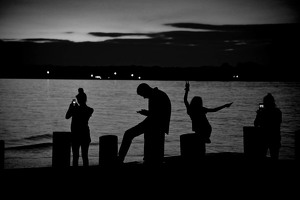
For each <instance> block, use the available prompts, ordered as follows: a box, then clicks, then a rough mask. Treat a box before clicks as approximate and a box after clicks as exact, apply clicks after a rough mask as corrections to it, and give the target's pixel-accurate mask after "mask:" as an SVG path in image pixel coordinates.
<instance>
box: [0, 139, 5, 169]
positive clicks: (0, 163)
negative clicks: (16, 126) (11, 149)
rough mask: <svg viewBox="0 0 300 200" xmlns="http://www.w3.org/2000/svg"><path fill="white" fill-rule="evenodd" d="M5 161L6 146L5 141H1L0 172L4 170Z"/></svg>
mask: <svg viewBox="0 0 300 200" xmlns="http://www.w3.org/2000/svg"><path fill="white" fill-rule="evenodd" d="M4 159H5V144H4V140H0V170H1V169H4Z"/></svg>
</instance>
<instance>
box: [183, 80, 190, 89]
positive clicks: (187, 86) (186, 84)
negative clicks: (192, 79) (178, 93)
mask: <svg viewBox="0 0 300 200" xmlns="http://www.w3.org/2000/svg"><path fill="white" fill-rule="evenodd" d="M184 90H185V91H186V92H188V91H190V83H189V81H185V89H184Z"/></svg>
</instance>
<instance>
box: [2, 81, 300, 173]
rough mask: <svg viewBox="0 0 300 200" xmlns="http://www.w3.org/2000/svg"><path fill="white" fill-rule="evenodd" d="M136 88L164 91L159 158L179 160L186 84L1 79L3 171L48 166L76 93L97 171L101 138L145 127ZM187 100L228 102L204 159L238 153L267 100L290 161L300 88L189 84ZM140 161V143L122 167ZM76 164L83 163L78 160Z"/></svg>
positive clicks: (185, 126) (186, 125)
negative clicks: (167, 105)
mask: <svg viewBox="0 0 300 200" xmlns="http://www.w3.org/2000/svg"><path fill="white" fill-rule="evenodd" d="M141 82H146V83H148V84H149V85H150V86H152V87H158V88H159V89H161V90H163V91H165V92H166V93H167V94H168V95H169V97H170V99H171V103H172V116H171V124H170V133H169V135H167V136H166V142H165V156H173V155H180V143H179V137H180V135H181V134H185V133H189V132H192V131H191V130H192V128H191V121H190V118H189V117H188V115H187V114H186V110H185V106H184V103H183V95H184V86H185V82H184V81H130V80H45V79H34V80H32V79H0V99H1V101H0V102H1V103H0V139H1V140H5V148H6V152H5V153H6V154H5V168H23V167H44V166H51V165H52V157H51V156H52V146H51V143H52V133H53V132H55V131H70V123H71V121H70V120H66V119H65V113H66V111H67V109H68V106H69V104H70V102H71V100H72V99H73V98H74V97H75V95H76V94H77V89H78V88H79V87H82V88H84V90H85V92H86V94H87V96H88V102H87V104H88V105H89V106H90V107H92V108H94V110H95V111H94V114H93V116H92V117H91V119H90V123H89V125H90V129H91V137H92V143H91V146H90V151H89V158H90V164H91V165H97V164H98V155H99V145H98V142H99V137H100V136H101V135H105V134H114V135H117V136H118V140H119V145H120V142H121V141H122V137H123V133H124V132H125V131H126V130H127V129H128V128H130V127H132V126H134V125H136V124H137V123H139V122H140V121H142V120H143V119H144V117H143V116H141V115H139V114H137V113H136V111H137V110H140V109H143V108H147V103H148V102H147V99H143V98H142V97H140V96H138V95H137V94H136V88H137V86H138V85H139V84H140V83H141ZM190 84H191V91H190V94H189V100H190V99H191V98H192V97H193V96H195V95H198V96H202V98H203V101H204V106H206V107H216V106H220V105H223V104H225V103H229V102H234V103H233V105H232V106H231V107H230V108H226V109H223V110H221V111H219V112H216V113H209V114H208V115H207V117H208V119H209V121H210V123H211V125H212V127H213V132H212V137H211V140H212V143H211V144H208V145H207V152H208V153H209V152H243V127H244V126H252V125H253V121H254V118H255V115H256V110H257V108H258V104H259V103H260V102H262V98H263V97H264V96H265V95H266V94H267V93H269V92H270V93H272V94H273V96H274V97H275V99H276V103H277V106H278V107H279V108H280V109H281V111H282V113H283V123H282V126H281V130H282V148H281V151H280V159H294V156H295V155H294V150H295V145H294V132H295V131H296V130H299V129H300V123H299V122H300V83H294V82H238V81H236V82H193V81H191V82H190ZM142 160H143V136H139V137H137V138H135V139H134V141H133V143H132V146H131V148H130V150H129V152H128V155H127V157H126V159H125V162H129V161H142ZM80 164H82V162H81V158H80Z"/></svg>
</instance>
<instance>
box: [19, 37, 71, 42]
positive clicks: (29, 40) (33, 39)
mask: <svg viewBox="0 0 300 200" xmlns="http://www.w3.org/2000/svg"><path fill="white" fill-rule="evenodd" d="M21 41H23V42H35V43H51V42H72V41H70V40H60V39H49V38H29V39H22V40H21Z"/></svg>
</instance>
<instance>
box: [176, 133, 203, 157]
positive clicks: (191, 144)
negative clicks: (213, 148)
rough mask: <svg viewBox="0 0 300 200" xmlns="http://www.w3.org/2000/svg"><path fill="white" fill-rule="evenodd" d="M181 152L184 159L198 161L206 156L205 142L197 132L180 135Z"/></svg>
mask: <svg viewBox="0 0 300 200" xmlns="http://www.w3.org/2000/svg"><path fill="white" fill-rule="evenodd" d="M180 153H181V157H182V158H183V159H184V160H189V161H196V160H198V159H200V158H203V157H204V156H205V143H204V142H201V136H200V134H197V133H187V134H183V135H180Z"/></svg>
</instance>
